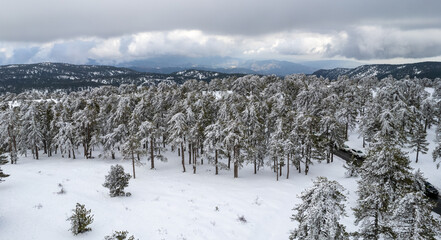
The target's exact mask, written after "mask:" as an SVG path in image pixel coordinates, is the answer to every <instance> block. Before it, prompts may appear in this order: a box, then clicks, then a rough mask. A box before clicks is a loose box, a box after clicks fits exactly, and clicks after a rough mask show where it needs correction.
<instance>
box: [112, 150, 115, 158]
mask: <svg viewBox="0 0 441 240" xmlns="http://www.w3.org/2000/svg"><path fill="white" fill-rule="evenodd" d="M112 159H115V153H114V152H113V151H112Z"/></svg>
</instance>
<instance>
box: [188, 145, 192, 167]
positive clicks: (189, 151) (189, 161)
mask: <svg viewBox="0 0 441 240" xmlns="http://www.w3.org/2000/svg"><path fill="white" fill-rule="evenodd" d="M191 151H192V150H191V143H189V144H188V164H191V159H192V158H191Z"/></svg>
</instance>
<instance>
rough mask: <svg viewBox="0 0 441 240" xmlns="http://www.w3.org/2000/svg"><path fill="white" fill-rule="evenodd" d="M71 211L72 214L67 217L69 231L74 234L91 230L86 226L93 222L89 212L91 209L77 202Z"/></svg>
mask: <svg viewBox="0 0 441 240" xmlns="http://www.w3.org/2000/svg"><path fill="white" fill-rule="evenodd" d="M72 211H73V215H72V216H70V217H69V218H68V219H67V221H70V223H71V227H70V231H72V233H73V234H74V235H78V234H80V233H84V232H87V231H91V230H92V229H91V228H90V227H88V226H89V225H90V224H92V222H93V215H91V214H90V212H91V210H90V209H89V210H87V209H86V207H85V206H84V205H82V204H79V203H77V205H76V207H75V209H73V210H72Z"/></svg>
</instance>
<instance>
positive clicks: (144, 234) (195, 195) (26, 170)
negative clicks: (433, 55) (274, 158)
mask: <svg viewBox="0 0 441 240" xmlns="http://www.w3.org/2000/svg"><path fill="white" fill-rule="evenodd" d="M433 137H434V135H433V133H430V134H429V139H430V141H431V140H432V139H433ZM359 143H360V140H359V139H357V134H352V135H351V137H350V141H349V142H348V144H350V145H351V146H354V147H355V146H359ZM430 147H431V148H433V147H434V145H431V146H430ZM413 156H414V155H413V154H411V155H410V157H411V159H413V158H414V157H413ZM167 157H168V159H169V161H168V162H167V163H159V162H157V164H156V170H150V169H149V168H148V166H149V165H144V166H138V167H137V174H136V176H137V177H136V179H131V180H130V184H129V187H128V188H127V191H129V192H131V193H132V196H131V197H117V198H111V197H110V196H109V195H108V189H106V188H104V187H102V184H103V182H104V176H105V175H106V174H107V173H108V171H109V169H110V166H111V165H113V164H116V163H118V164H122V165H123V166H124V168H125V170H126V172H130V170H131V165H130V163H129V162H127V161H121V160H103V159H90V160H85V159H76V160H72V159H63V158H61V157H51V158H47V157H42V159H41V160H33V159H31V158H23V157H22V158H20V159H19V161H18V164H17V165H9V164H8V165H4V166H3V169H4V172H6V173H8V174H10V175H11V176H10V177H9V178H7V179H6V181H5V182H3V183H0V239H2V240H13V239H14V240H16V239H35V240H43V239H45V240H46V239H57V240H60V239H90V240H92V239H93V240H97V239H104V236H106V235H110V234H111V233H112V232H113V231H115V230H127V231H129V232H130V234H133V235H135V236H136V237H137V238H139V239H140V240H145V239H187V240H190V239H191V240H193V239H204V240H205V239H213V240H214V239H222V240H224V239H253V240H259V239H262V240H268V239H277V240H278V239H288V236H289V231H290V230H291V229H293V228H294V227H295V226H296V223H295V222H292V221H291V220H290V216H291V214H292V213H293V211H292V210H291V209H292V208H293V207H294V206H295V204H297V203H299V200H298V199H297V197H296V196H297V195H298V194H300V193H301V192H302V191H303V190H304V189H305V188H307V187H310V186H311V185H312V181H311V180H312V179H314V178H315V177H317V176H326V177H328V178H329V179H331V180H337V181H338V182H340V183H341V184H342V185H343V186H344V187H345V188H346V189H347V190H348V195H347V196H348V204H347V212H348V217H346V218H344V219H343V220H342V222H343V223H344V224H345V225H346V226H347V230H348V231H355V230H357V227H356V226H354V224H353V222H354V217H353V215H352V211H351V209H350V208H351V207H354V206H355V200H356V198H357V196H356V192H355V191H356V189H357V184H356V180H357V179H356V178H345V177H344V169H343V167H342V165H343V160H341V159H339V158H338V157H335V161H334V163H331V164H326V163H321V164H315V165H314V166H312V167H311V168H310V173H309V175H308V176H305V175H304V174H303V173H302V174H298V173H296V172H295V169H294V168H292V169H291V176H290V179H288V180H287V179H285V176H283V177H282V178H281V179H280V181H279V182H276V180H275V175H274V174H273V173H272V172H271V171H270V170H269V169H268V168H266V169H265V170H264V171H261V172H259V173H258V174H257V175H254V174H252V167H251V166H246V167H245V168H243V169H241V170H240V172H239V176H240V178H239V179H233V173H232V171H226V170H223V171H221V172H220V175H218V176H215V175H214V169H213V167H212V166H208V165H203V166H198V173H197V174H196V175H194V174H192V173H191V172H187V173H182V172H181V166H180V161H179V158H178V157H177V155H176V153H171V152H168V153H167ZM186 157H187V156H186ZM144 163H145V159H144ZM412 165H413V167H414V168H420V169H421V170H422V171H423V172H424V173H425V176H426V177H427V178H428V179H429V181H430V182H432V183H433V184H434V185H435V186H437V187H438V188H440V187H441V180H440V178H439V175H440V173H441V169H440V170H437V169H436V167H435V163H433V161H432V159H431V155H430V152H429V154H427V155H422V156H421V159H420V162H419V163H418V164H415V163H413V164H412ZM189 169H190V167H187V170H189ZM284 174H285V173H284ZM58 184H62V185H63V187H64V189H65V190H66V193H65V194H57V192H58V191H59V190H60V187H59V186H58ZM77 202H79V203H82V204H85V205H86V208H88V209H92V213H93V214H94V218H95V221H94V222H93V224H92V225H91V227H92V231H91V232H88V233H85V234H81V235H80V236H73V235H72V234H71V232H69V231H68V229H69V227H70V224H69V222H67V221H66V219H67V218H68V217H69V216H70V215H71V209H73V208H74V207H75V204H76V203H77ZM239 216H244V218H245V219H246V221H247V222H246V223H243V222H240V221H239V220H238V218H239Z"/></svg>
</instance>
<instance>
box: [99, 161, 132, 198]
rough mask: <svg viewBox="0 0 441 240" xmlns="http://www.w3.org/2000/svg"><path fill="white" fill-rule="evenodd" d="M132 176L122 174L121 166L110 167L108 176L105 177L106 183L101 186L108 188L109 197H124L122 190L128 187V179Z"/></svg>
mask: <svg viewBox="0 0 441 240" xmlns="http://www.w3.org/2000/svg"><path fill="white" fill-rule="evenodd" d="M131 177H132V176H130V174H128V173H125V172H124V168H123V167H122V166H121V165H118V164H117V165H115V166H110V172H109V175H107V176H106V181H105V182H104V184H103V186H104V187H106V188H109V190H110V196H111V197H117V196H124V195H125V193H124V188H125V187H127V186H129V179H130V178H131Z"/></svg>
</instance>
